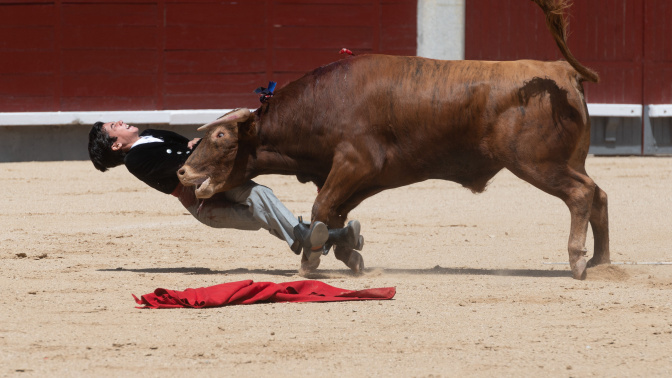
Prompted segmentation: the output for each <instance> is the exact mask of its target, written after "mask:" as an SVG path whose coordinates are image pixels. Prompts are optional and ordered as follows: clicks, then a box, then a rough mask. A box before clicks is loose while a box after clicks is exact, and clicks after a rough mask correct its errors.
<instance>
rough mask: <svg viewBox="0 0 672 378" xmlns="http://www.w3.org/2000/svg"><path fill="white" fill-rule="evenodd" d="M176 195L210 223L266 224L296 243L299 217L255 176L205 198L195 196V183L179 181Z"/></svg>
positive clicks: (223, 225) (239, 227)
mask: <svg viewBox="0 0 672 378" xmlns="http://www.w3.org/2000/svg"><path fill="white" fill-rule="evenodd" d="M173 195H175V196H176V197H177V198H178V199H179V200H180V202H181V203H182V205H183V206H184V207H185V208H186V209H187V210H189V212H190V213H191V215H193V216H194V217H195V218H196V219H198V220H199V221H200V222H201V223H203V224H205V225H207V226H210V227H214V228H233V229H236V230H250V231H256V230H259V229H262V228H263V229H264V230H268V232H270V233H271V235H273V236H275V237H277V238H279V239H282V240H284V241H285V242H287V244H288V245H289V246H290V247H291V246H292V244H293V243H294V227H295V226H296V225H297V224H299V220H298V219H296V217H295V216H294V214H292V212H291V211H289V210H288V209H287V208H286V207H285V205H283V204H282V202H280V200H279V199H278V198H277V197H276V196H275V195H274V194H273V191H272V190H271V189H269V188H267V187H265V186H263V185H259V184H257V183H255V182H254V181H252V180H250V181H248V182H246V183H245V184H243V185H241V186H239V187H237V188H234V189H232V190H229V191H226V192H222V193H217V194H215V195H214V196H212V197H211V198H209V199H206V200H204V201H201V200H199V199H197V198H196V195H195V193H194V188H193V187H184V186H182V185H180V186H179V187H178V189H176V190H175V192H173Z"/></svg>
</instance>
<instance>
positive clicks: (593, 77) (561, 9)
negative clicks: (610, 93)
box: [532, 0, 600, 83]
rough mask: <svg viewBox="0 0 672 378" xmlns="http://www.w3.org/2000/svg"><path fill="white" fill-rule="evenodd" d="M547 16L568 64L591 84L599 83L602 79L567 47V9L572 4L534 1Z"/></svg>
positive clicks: (564, 0) (552, 32)
mask: <svg viewBox="0 0 672 378" xmlns="http://www.w3.org/2000/svg"><path fill="white" fill-rule="evenodd" d="M532 1H534V2H535V3H537V5H539V7H541V9H542V10H543V11H544V14H545V15H546V26H547V27H548V30H550V31H551V34H552V35H553V38H554V39H555V43H556V44H557V45H558V47H559V48H560V52H561V53H562V56H564V57H565V59H567V62H569V64H571V65H572V67H574V69H575V70H577V71H578V72H579V73H580V74H581V76H582V77H583V78H584V79H585V80H588V81H590V82H593V83H597V82H599V81H600V77H599V76H598V74H597V72H595V71H593V70H591V69H590V68H588V67H585V66H584V65H582V64H581V63H579V61H578V60H577V59H576V58H575V57H574V55H572V52H571V51H569V48H568V47H567V24H568V22H567V19H566V18H565V9H567V8H569V6H570V5H571V3H570V2H569V1H568V0H532Z"/></svg>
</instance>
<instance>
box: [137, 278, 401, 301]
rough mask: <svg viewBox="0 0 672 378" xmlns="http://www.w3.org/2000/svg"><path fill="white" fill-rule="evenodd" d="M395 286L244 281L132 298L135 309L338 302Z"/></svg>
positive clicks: (382, 294) (379, 295)
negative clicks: (352, 287) (349, 287)
mask: <svg viewBox="0 0 672 378" xmlns="http://www.w3.org/2000/svg"><path fill="white" fill-rule="evenodd" d="M395 294H396V289H395V288H394V287H384V288H377V289H365V290H357V291H355V290H346V289H339V288H337V287H333V286H331V285H327V284H326V283H324V282H320V281H313V280H305V281H294V282H284V283H279V284H277V283H273V282H256V283H255V282H253V281H252V280H244V281H238V282H229V283H223V284H219V285H215V286H209V287H201V288H198V289H186V290H184V291H177V290H168V289H156V290H154V292H153V293H149V294H145V295H143V296H141V297H140V299H138V297H136V296H135V295H133V298H135V301H136V302H137V303H138V304H140V305H144V306H145V307H138V308H179V307H191V308H203V307H219V306H228V305H237V304H252V303H259V302H267V303H268V302H337V301H358V300H360V301H361V300H374V299H392V297H394V295H395Z"/></svg>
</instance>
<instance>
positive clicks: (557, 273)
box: [99, 265, 572, 279]
mask: <svg viewBox="0 0 672 378" xmlns="http://www.w3.org/2000/svg"><path fill="white" fill-rule="evenodd" d="M99 271H101V272H132V273H153V274H158V273H178V274H194V275H197V274H220V275H229V274H264V275H269V276H281V277H292V276H298V273H297V271H296V270H284V269H247V268H237V269H227V270H212V269H210V268H201V267H181V268H136V269H126V268H116V269H99ZM367 275H470V276H507V277H550V278H553V277H571V276H572V272H571V271H569V270H543V269H481V268H443V267H440V266H438V265H437V266H435V267H434V268H430V269H386V268H371V269H366V270H365V271H364V274H363V276H367ZM355 276H356V275H355V274H352V273H350V271H348V270H335V269H331V270H328V269H327V270H320V271H318V272H315V273H312V274H310V275H308V276H306V277H304V278H310V279H325V278H334V277H355Z"/></svg>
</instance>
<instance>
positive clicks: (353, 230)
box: [348, 220, 364, 251]
mask: <svg viewBox="0 0 672 378" xmlns="http://www.w3.org/2000/svg"><path fill="white" fill-rule="evenodd" d="M361 229H362V225H361V224H360V223H359V221H358V220H351V221H350V222H348V242H349V244H350V245H353V246H354V249H356V250H358V251H360V250H361V249H362V247H364V237H362V236H361V235H360V234H359V232H360V231H361Z"/></svg>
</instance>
